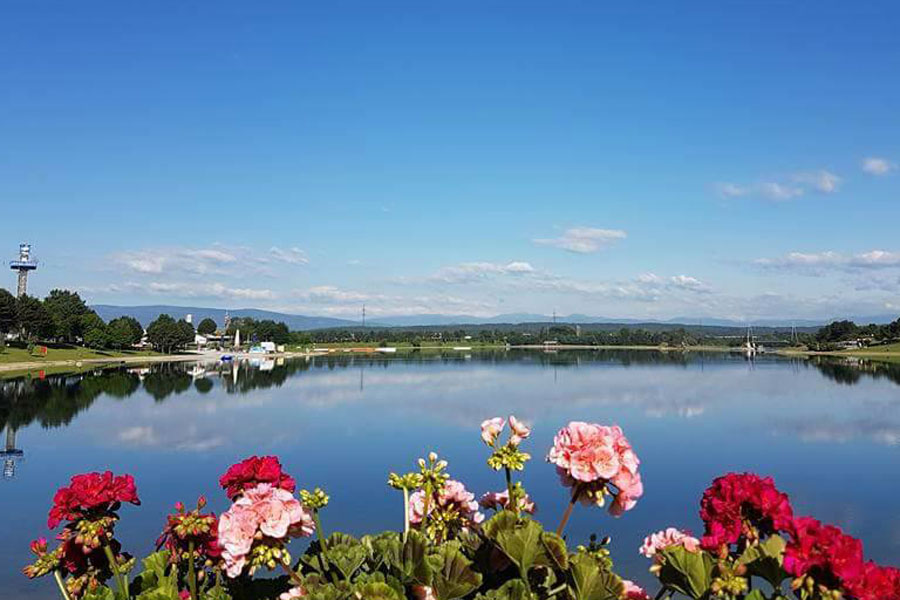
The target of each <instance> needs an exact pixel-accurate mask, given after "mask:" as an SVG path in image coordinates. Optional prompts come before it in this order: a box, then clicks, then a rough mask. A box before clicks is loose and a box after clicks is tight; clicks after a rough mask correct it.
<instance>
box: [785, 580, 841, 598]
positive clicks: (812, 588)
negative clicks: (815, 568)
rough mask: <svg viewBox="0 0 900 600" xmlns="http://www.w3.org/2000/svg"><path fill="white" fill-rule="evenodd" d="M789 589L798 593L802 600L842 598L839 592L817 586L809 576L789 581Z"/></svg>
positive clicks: (820, 585)
mask: <svg viewBox="0 0 900 600" xmlns="http://www.w3.org/2000/svg"><path fill="white" fill-rule="evenodd" d="M791 589H792V590H793V591H795V592H800V597H801V598H804V599H807V598H821V599H822V600H841V599H842V598H843V597H844V594H843V593H842V592H841V590H832V589H829V588H827V587H826V586H824V585H822V584H817V583H816V580H815V579H813V578H812V577H810V576H809V575H805V576H804V575H801V576H800V577H797V578H795V579H793V580H791Z"/></svg>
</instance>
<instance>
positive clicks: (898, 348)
mask: <svg viewBox="0 0 900 600" xmlns="http://www.w3.org/2000/svg"><path fill="white" fill-rule="evenodd" d="M841 354H851V355H858V356H861V355H866V356H871V355H874V354H898V355H900V342H896V343H893V344H885V345H883V346H871V347H869V348H859V349H858V350H846V351H844V352H841Z"/></svg>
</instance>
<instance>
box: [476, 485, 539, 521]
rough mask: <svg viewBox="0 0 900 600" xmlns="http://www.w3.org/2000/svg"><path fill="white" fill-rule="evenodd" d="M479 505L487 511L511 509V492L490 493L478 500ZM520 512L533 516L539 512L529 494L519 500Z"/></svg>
mask: <svg viewBox="0 0 900 600" xmlns="http://www.w3.org/2000/svg"><path fill="white" fill-rule="evenodd" d="M478 503H479V504H480V505H481V508H483V509H485V510H498V511H499V510H503V509H504V508H509V491H508V490H503V491H502V492H488V493H487V494H485V495H483V496H482V497H481V498H480V499H479V500H478ZM519 510H520V511H521V512H524V513H528V514H530V515H533V514H534V513H535V512H536V511H537V505H536V504H535V503H534V501H533V500H532V499H531V497H530V496H529V495H528V494H525V496H524V497H523V498H519Z"/></svg>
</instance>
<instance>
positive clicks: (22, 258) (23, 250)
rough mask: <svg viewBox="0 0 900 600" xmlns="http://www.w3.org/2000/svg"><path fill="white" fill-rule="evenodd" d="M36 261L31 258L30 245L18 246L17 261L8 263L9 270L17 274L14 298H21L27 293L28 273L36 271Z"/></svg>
mask: <svg viewBox="0 0 900 600" xmlns="http://www.w3.org/2000/svg"><path fill="white" fill-rule="evenodd" d="M37 266H38V265H37V261H36V260H33V259H32V258H31V244H19V259H18V260H11V261H9V268H10V269H12V270H13V271H18V272H19V284H18V286H17V287H16V296H17V297H19V298H21V297H22V296H24V295H25V294H26V293H27V292H28V272H29V271H34V270H35V269H37Z"/></svg>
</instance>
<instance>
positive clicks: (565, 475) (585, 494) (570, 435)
mask: <svg viewBox="0 0 900 600" xmlns="http://www.w3.org/2000/svg"><path fill="white" fill-rule="evenodd" d="M547 460H548V461H549V462H551V463H553V464H555V465H556V471H557V473H558V474H559V476H560V481H562V483H563V485H565V486H566V487H571V488H573V499H577V500H579V501H581V502H582V503H583V504H587V505H590V504H596V505H598V506H602V505H603V504H604V503H605V496H606V495H612V496H613V502H612V504H611V505H610V513H612V514H613V515H616V516H618V515H620V514H622V513H623V512H625V511H627V510H631V509H632V508H634V506H635V504H636V503H637V500H638V498H640V497H641V496H642V495H643V493H644V486H643V483H642V481H641V476H640V474H639V473H638V466H639V465H640V460H639V459H638V457H637V454H635V452H634V449H633V448H632V447H631V444H630V443H629V441H628V438H626V437H625V434H624V433H623V432H622V429H621V428H620V427H618V426H606V425H598V424H595V423H584V422H582V421H573V422H571V423H569V424H568V425H567V426H565V427H563V428H562V429H560V430H559V432H558V433H557V434H556V436H555V437H554V438H553V447H552V448H551V449H550V452H549V454H548V455H547ZM610 484H611V485H612V486H613V488H614V489H613V488H611V487H610Z"/></svg>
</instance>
